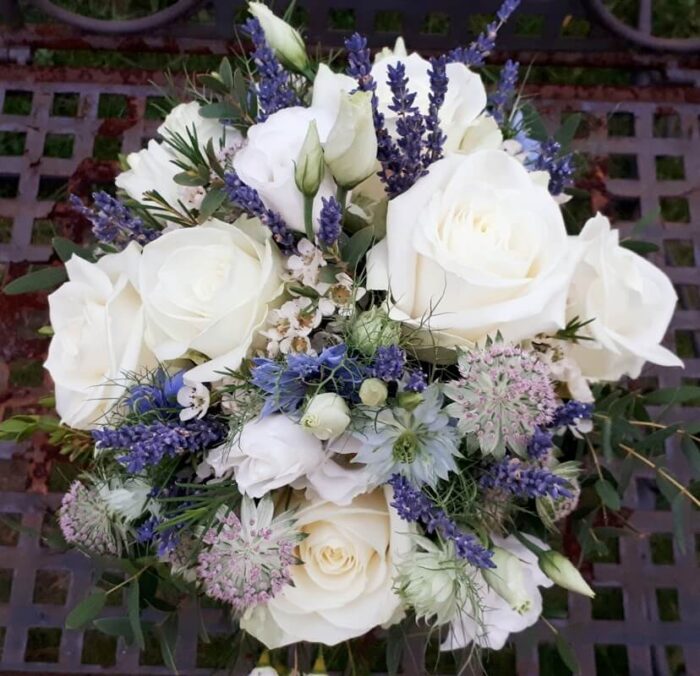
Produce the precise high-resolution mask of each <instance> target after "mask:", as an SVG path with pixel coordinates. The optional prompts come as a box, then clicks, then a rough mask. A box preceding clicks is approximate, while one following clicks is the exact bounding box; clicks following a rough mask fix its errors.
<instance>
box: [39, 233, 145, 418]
mask: <svg viewBox="0 0 700 676" xmlns="http://www.w3.org/2000/svg"><path fill="white" fill-rule="evenodd" d="M140 251H141V249H140V247H139V246H138V244H135V243H132V244H130V245H129V246H128V247H127V248H126V249H124V251H122V252H121V253H118V254H108V255H106V256H103V257H102V258H100V260H99V261H98V262H97V263H89V262H87V261H85V260H83V259H82V258H80V257H79V256H73V257H72V258H71V259H70V260H69V261H68V262H67V263H66V271H67V273H68V280H69V281H67V282H66V283H65V284H63V285H62V286H60V287H59V288H58V289H57V290H56V291H54V292H53V293H52V294H51V295H50V296H49V314H50V318H51V326H52V327H53V331H54V336H53V338H52V339H51V344H50V346H49V354H48V359H47V360H46V363H45V364H44V366H45V368H46V369H47V370H48V371H49V373H51V377H52V378H53V381H54V383H55V386H56V411H57V412H58V414H59V415H60V416H61V420H62V422H63V423H65V424H66V425H69V426H70V427H74V428H76V429H90V428H92V427H94V426H95V425H96V424H98V423H100V422H102V423H103V422H104V420H101V419H102V418H103V417H104V416H105V414H106V413H107V411H109V409H110V408H111V407H112V406H113V405H114V403H115V401H116V400H117V399H118V398H119V397H120V396H121V395H122V394H123V393H124V387H123V385H120V384H119V383H120V381H123V379H124V378H125V376H126V374H128V373H133V372H136V371H140V370H142V369H144V368H150V367H152V366H154V365H155V359H154V357H153V355H152V354H151V352H150V351H149V350H148V349H147V348H146V346H145V345H144V318H143V306H142V303H141V297H140V296H139V292H138V268H139V259H140V257H141V255H140Z"/></svg>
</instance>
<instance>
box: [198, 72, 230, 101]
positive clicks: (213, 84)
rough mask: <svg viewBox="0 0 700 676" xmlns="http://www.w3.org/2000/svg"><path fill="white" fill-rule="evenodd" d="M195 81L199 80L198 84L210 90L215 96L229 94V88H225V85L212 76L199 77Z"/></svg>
mask: <svg viewBox="0 0 700 676" xmlns="http://www.w3.org/2000/svg"><path fill="white" fill-rule="evenodd" d="M197 79H198V80H199V83H200V84H201V85H203V86H204V87H206V88H207V89H211V90H212V91H213V92H216V93H217V94H221V95H222V96H226V95H227V94H228V93H229V89H230V88H228V87H226V84H225V83H223V82H222V81H221V80H220V79H219V78H218V77H216V76H214V75H200V76H198V78H197Z"/></svg>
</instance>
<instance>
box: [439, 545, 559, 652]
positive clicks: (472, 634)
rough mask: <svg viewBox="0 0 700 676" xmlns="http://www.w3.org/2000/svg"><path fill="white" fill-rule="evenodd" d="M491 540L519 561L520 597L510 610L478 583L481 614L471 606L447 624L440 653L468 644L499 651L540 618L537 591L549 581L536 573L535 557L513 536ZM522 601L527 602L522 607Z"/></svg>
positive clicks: (497, 595) (537, 568)
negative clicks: (446, 633) (509, 640)
mask: <svg viewBox="0 0 700 676" xmlns="http://www.w3.org/2000/svg"><path fill="white" fill-rule="evenodd" d="M530 539H531V540H532V541H533V542H534V543H535V544H536V545H537V546H538V547H541V548H542V549H547V545H545V544H544V543H543V542H541V541H540V540H538V539H537V538H534V537H532V536H530ZM491 540H492V541H493V543H494V544H495V545H496V546H497V547H500V548H501V549H504V550H506V551H507V552H508V553H510V554H511V555H513V556H515V557H517V559H518V560H519V563H520V567H521V568H520V571H521V575H522V595H521V598H520V600H519V602H518V604H517V605H518V608H517V609H514V608H513V604H512V603H511V601H507V600H506V599H504V598H503V597H502V596H501V595H500V594H499V593H498V592H497V591H496V590H495V589H494V588H493V587H489V586H488V585H487V584H486V583H485V582H484V583H482V584H483V586H482V587H481V588H480V599H479V601H480V602H479V606H480V607H481V611H480V612H478V611H475V610H474V609H473V608H472V607H471V606H469V607H468V608H467V609H466V610H464V611H462V612H461V613H460V615H459V616H458V617H457V618H455V619H454V620H453V621H452V623H451V624H450V631H449V633H448V635H447V638H446V639H445V641H444V643H443V644H442V646H441V650H458V649H460V648H465V647H467V646H468V645H469V644H470V643H471V642H472V641H473V642H474V643H476V645H478V646H480V647H482V648H491V649H493V650H500V649H501V648H503V646H504V645H505V644H506V641H507V640H508V636H509V635H510V634H515V633H517V632H520V631H522V630H523V629H526V628H527V627H529V626H531V625H533V624H535V622H537V620H538V619H539V617H540V615H541V614H542V594H541V593H540V590H539V589H538V587H551V586H552V581H551V580H550V579H549V578H548V577H547V576H546V575H545V574H544V573H543V572H542V571H541V570H540V567H539V565H538V564H537V557H536V556H535V554H533V553H532V552H531V551H530V550H529V549H528V548H527V547H525V546H524V545H522V544H520V542H518V540H517V538H515V536H513V535H510V536H508V537H507V538H505V539H503V538H500V537H498V536H496V535H492V536H491ZM482 580H483V578H482ZM477 582H478V578H477ZM524 599H527V602H525V603H523V600H524Z"/></svg>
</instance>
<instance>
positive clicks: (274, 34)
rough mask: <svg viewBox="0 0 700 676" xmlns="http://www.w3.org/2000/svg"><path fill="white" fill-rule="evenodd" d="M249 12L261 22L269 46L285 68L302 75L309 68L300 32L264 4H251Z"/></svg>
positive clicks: (249, 4)
mask: <svg viewBox="0 0 700 676" xmlns="http://www.w3.org/2000/svg"><path fill="white" fill-rule="evenodd" d="M248 11H249V12H250V13H251V14H252V15H253V16H254V17H255V18H256V19H257V20H258V21H259V22H260V25H261V26H262V29H263V32H264V33H265V39H266V40H267V44H268V45H270V47H271V48H272V49H273V50H274V52H275V54H276V55H277V58H278V59H279V60H280V61H282V63H283V64H284V65H285V66H287V67H288V68H292V69H293V70H296V71H299V72H300V73H301V72H303V71H305V70H306V69H307V68H308V67H309V56H308V54H307V53H306V45H305V44H304V40H303V39H302V37H301V35H300V34H299V31H297V30H296V29H294V28H292V27H291V26H290V25H289V24H288V23H287V22H286V21H284V20H282V19H280V18H279V17H278V16H275V15H274V14H273V12H272V11H271V10H270V8H269V7H267V6H266V5H264V4H263V3H262V2H249V3H248Z"/></svg>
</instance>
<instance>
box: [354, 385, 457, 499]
mask: <svg viewBox="0 0 700 676" xmlns="http://www.w3.org/2000/svg"><path fill="white" fill-rule="evenodd" d="M442 402H443V397H442V393H441V391H440V389H439V387H438V386H437V385H432V386H430V387H429V388H427V389H426V390H425V392H424V393H423V401H422V402H421V403H420V404H418V406H416V407H415V409H413V410H411V411H408V410H406V409H404V408H393V409H383V410H382V411H380V412H379V413H378V414H376V415H372V417H371V418H368V420H367V422H366V423H365V424H364V425H363V427H362V429H361V434H362V441H363V447H362V449H361V450H360V451H359V452H358V453H357V455H356V457H355V461H356V462H360V463H364V464H365V465H367V466H368V468H369V469H370V471H371V472H373V473H374V475H375V477H376V479H377V481H386V480H387V479H388V478H389V477H390V476H391V475H392V474H396V473H398V474H402V475H404V476H406V477H408V478H409V479H410V480H411V481H412V482H414V483H416V484H418V485H423V484H428V485H429V486H433V487H434V486H435V485H436V484H437V482H438V481H439V480H440V479H446V478H447V477H448V475H449V474H450V472H454V471H455V470H456V469H457V463H456V461H455V457H456V456H458V455H459V433H458V432H457V430H456V429H455V428H454V427H453V426H451V425H450V419H449V416H448V415H447V414H446V413H445V412H444V411H443V410H442Z"/></svg>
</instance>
